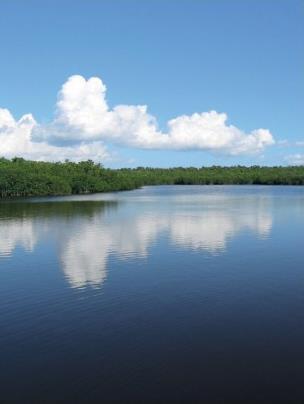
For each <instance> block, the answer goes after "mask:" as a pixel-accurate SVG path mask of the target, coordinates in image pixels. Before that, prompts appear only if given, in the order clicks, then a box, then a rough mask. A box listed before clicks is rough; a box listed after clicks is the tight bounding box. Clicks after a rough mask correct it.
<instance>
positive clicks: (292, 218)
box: [0, 186, 304, 403]
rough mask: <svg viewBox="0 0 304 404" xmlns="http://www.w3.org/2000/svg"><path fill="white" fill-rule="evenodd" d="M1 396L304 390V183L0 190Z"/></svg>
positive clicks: (131, 398)
mask: <svg viewBox="0 0 304 404" xmlns="http://www.w3.org/2000/svg"><path fill="white" fill-rule="evenodd" d="M0 347H1V361H0V382H1V389H0V401H1V402H7V401H9V400H11V401H16V402H26V403H31V402H44V401H50V402H60V401H70V402H79V401H80V402H90V401H96V402H97V401H99V402H105V403H107V402H110V401H118V402H122V403H124V402H134V403H136V402H166V403H167V402H178V401H180V402H212V401H218V402H225V400H226V402H233V401H235V400H241V401H242V402H247V401H249V400H252V401H253V402H254V401H257V402H258V401H263V400H264V401H265V402H276V401H278V400H285V401H288V400H289V402H302V400H304V187H261V186H251V187H248V186H227V187H226V186H217V187H216V186H203V187H200V186H185V187H184V186H176V187H175V186H171V187H169V186H163V187H146V188H143V189H140V190H136V191H131V192H123V193H115V194H103V195H102V194H98V195H90V196H78V197H75V196H74V197H60V198H49V199H47V198H45V199H32V200H31V199H28V200H23V201H18V202H14V201H12V202H10V203H7V202H2V203H0Z"/></svg>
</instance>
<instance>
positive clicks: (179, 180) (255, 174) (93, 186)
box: [0, 157, 304, 198]
mask: <svg viewBox="0 0 304 404" xmlns="http://www.w3.org/2000/svg"><path fill="white" fill-rule="evenodd" d="M165 184H168V185H170V184H185V185H187V184H200V185H209V184H218V185H220V184H263V185H279V184H280V185H304V166H294V167H259V166H252V167H244V166H234V167H220V166H212V167H201V168H195V167H189V168H184V167H175V168H168V169H163V168H150V167H137V168H135V169H129V168H123V169H119V170H110V169H105V168H104V167H103V166H102V165H101V164H95V163H94V162H93V161H91V160H88V161H82V162H79V163H73V162H71V161H68V160H66V161H65V162H63V163H61V162H56V163H49V162H39V161H28V160H24V159H23V158H19V157H15V158H13V159H11V160H8V159H5V158H0V198H11V197H19V196H35V195H37V196H38V195H39V196H43V195H67V194H85V193H92V192H108V191H119V190H129V189H134V188H138V187H141V186H143V185H165Z"/></svg>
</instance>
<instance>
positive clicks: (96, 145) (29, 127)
mask: <svg viewBox="0 0 304 404" xmlns="http://www.w3.org/2000/svg"><path fill="white" fill-rule="evenodd" d="M36 126H37V122H36V121H35V119H34V118H33V116H32V115H31V114H27V115H24V116H22V118H21V119H19V121H16V120H15V119H14V117H13V116H12V114H11V113H10V112H9V111H8V110H7V109H1V108H0V156H1V157H7V158H11V157H14V156H22V157H24V158H27V159H31V160H48V161H54V160H56V161H57V160H64V159H66V158H68V159H70V160H86V159H88V158H91V159H92V160H96V161H102V160H104V159H105V158H107V157H108V154H107V151H106V148H105V146H104V145H103V144H102V143H101V142H90V143H85V142H83V141H81V142H79V143H78V144H75V145H73V146H63V147H59V146H54V145H51V144H49V143H47V141H42V142H35V141H33V140H32V132H33V130H34V129H35V128H36Z"/></svg>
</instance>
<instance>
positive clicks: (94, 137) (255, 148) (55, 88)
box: [0, 0, 304, 168]
mask: <svg viewBox="0 0 304 404" xmlns="http://www.w3.org/2000/svg"><path fill="white" fill-rule="evenodd" d="M303 18H304V1H303V0H301V1H300V0H73V1H70V0H60V1H57V0H52V1H48V0H46V1H44V2H41V1H40V0H27V1H24V0H0V38H1V48H0V55H1V56H0V156H4V157H7V158H12V157H14V156H20V157H24V158H29V159H34V160H51V161H57V160H64V159H66V158H67V159H70V160H73V161H79V160H86V159H92V160H94V161H96V162H101V163H103V164H104V166H106V167H113V168H116V167H137V166H155V167H157V166H158V167H170V166H196V167H201V166H209V165H214V164H215V165H236V164H242V165H255V164H258V165H289V164H304V122H303V116H304V114H303V112H304V111H303V106H304V102H303V101H304V91H303V90H304V80H303V73H304V41H303V38H304V24H303Z"/></svg>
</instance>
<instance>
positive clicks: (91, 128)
mask: <svg viewBox="0 0 304 404" xmlns="http://www.w3.org/2000/svg"><path fill="white" fill-rule="evenodd" d="M167 128H168V130H167V132H163V131H161V130H160V129H159V128H158V124H157V120H156V118H155V117H154V116H152V115H150V114H149V113H148V108H147V106H146V105H117V106H115V107H114V108H112V109H111V108H109V106H108V104H107V101H106V86H105V85H104V83H103V82H102V80H101V79H99V78H98V77H91V78H90V79H88V80H86V79H85V78H84V77H82V76H79V75H75V76H71V77H70V78H69V79H68V80H67V81H66V83H64V85H63V86H62V88H61V90H60V91H59V94H58V100H57V105H56V113H55V117H54V119H53V121H52V122H51V123H50V124H48V125H39V124H37V122H36V121H35V120H34V118H33V116H32V115H30V114H29V115H25V116H23V117H22V118H21V119H20V120H19V121H15V120H14V118H13V117H12V115H11V114H10V112H9V111H8V110H5V109H0V140H1V149H0V152H1V153H0V154H1V155H5V156H13V155H23V156H24V157H27V158H34V159H45V158H47V159H48V160H50V159H62V158H70V159H82V158H92V159H93V160H98V159H104V158H105V157H106V151H105V146H104V145H103V143H102V142H110V143H114V144H120V145H126V146H131V147H136V148H142V149H173V150H189V149H199V150H207V151H211V152H221V153H224V154H230V155H239V154H251V153H258V152H261V151H262V150H263V149H264V148H265V147H267V146H270V145H272V144H274V139H273V136H272V134H271V133H270V132H269V130H267V129H257V130H253V131H251V132H250V133H245V132H243V131H242V130H240V129H238V128H237V127H235V126H233V125H228V124H227V115H226V114H225V113H218V112H216V111H210V112H201V113H194V114H192V115H182V116H178V117H176V118H174V119H171V120H169V121H168V123H167ZM67 144H69V146H66V145H67ZM71 144H72V145H71Z"/></svg>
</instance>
